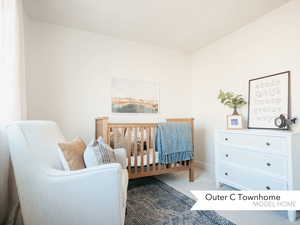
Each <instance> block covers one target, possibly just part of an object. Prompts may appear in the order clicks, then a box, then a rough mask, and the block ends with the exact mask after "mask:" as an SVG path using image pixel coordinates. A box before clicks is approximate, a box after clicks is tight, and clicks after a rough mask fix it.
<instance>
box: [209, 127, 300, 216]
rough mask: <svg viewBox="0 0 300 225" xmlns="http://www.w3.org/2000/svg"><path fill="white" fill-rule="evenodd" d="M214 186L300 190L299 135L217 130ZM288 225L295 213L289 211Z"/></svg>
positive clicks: (284, 132) (280, 132) (266, 131)
mask: <svg viewBox="0 0 300 225" xmlns="http://www.w3.org/2000/svg"><path fill="white" fill-rule="evenodd" d="M215 171H216V183H217V185H218V186H219V185H221V184H226V185H229V186H232V187H235V188H238V189H241V190H300V133H295V132H290V131H275V130H272V131H268V130H248V129H245V130H216V133H215ZM288 217H289V220H290V221H295V220H296V211H289V212H288Z"/></svg>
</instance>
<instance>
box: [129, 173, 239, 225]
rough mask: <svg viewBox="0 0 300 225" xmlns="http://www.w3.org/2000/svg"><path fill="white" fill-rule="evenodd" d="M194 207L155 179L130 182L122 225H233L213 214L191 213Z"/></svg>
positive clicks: (178, 193)
mask: <svg viewBox="0 0 300 225" xmlns="http://www.w3.org/2000/svg"><path fill="white" fill-rule="evenodd" d="M194 203H195V201H194V200H193V199H191V198H189V197H187V196H185V195H184V194H182V193H180V192H178V191H176V190H175V189H174V188H172V187H170V186H169V185H167V184H165V183H163V182H161V181H159V180H157V179H155V178H152V177H148V178H140V179H136V180H130V182H129V186H128V199H127V214H126V221H125V225H235V224H233V223H232V222H230V221H229V220H227V219H225V218H224V217H221V216H220V215H218V214H217V213H216V212H214V211H191V210H190V209H191V208H192V206H193V205H194Z"/></svg>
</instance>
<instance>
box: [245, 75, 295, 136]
mask: <svg viewBox="0 0 300 225" xmlns="http://www.w3.org/2000/svg"><path fill="white" fill-rule="evenodd" d="M248 97H249V99H248V103H249V104H248V128H249V129H277V130H288V129H289V125H288V124H287V125H286V126H283V127H278V126H276V121H275V119H276V118H278V117H279V116H280V115H283V116H284V117H285V118H287V119H289V118H290V113H291V112H290V71H286V72H282V73H277V74H274V75H270V76H264V77H260V78H256V79H252V80H249V96H248Z"/></svg>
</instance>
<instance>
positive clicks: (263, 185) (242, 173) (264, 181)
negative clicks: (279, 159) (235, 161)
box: [217, 163, 287, 190]
mask: <svg viewBox="0 0 300 225" xmlns="http://www.w3.org/2000/svg"><path fill="white" fill-rule="evenodd" d="M217 179H218V180H220V181H221V182H223V183H225V184H228V185H232V186H234V187H238V188H240V189H248V190H286V189H287V182H286V181H285V180H282V179H278V178H275V177H272V176H269V175H266V174H264V173H259V172H258V171H257V170H251V169H247V168H243V167H238V166H234V165H230V164H226V163H220V164H219V167H218V169H217Z"/></svg>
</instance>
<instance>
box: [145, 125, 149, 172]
mask: <svg viewBox="0 0 300 225" xmlns="http://www.w3.org/2000/svg"><path fill="white" fill-rule="evenodd" d="M149 144H150V128H149V127H147V143H146V151H147V171H149V169H150V164H149V158H150V154H149V152H150V148H149Z"/></svg>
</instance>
